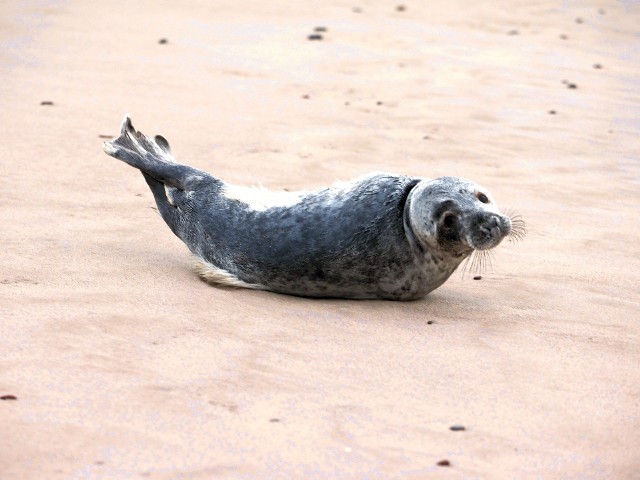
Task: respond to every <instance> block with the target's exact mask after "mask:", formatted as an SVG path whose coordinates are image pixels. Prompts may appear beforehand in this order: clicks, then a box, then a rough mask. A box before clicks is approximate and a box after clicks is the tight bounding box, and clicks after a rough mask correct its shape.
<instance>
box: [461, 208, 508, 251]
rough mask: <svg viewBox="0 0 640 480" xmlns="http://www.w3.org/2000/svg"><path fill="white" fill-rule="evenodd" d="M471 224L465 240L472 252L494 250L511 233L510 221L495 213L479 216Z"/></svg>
mask: <svg viewBox="0 0 640 480" xmlns="http://www.w3.org/2000/svg"><path fill="white" fill-rule="evenodd" d="M471 224H472V225H471V228H469V229H468V230H467V235H466V237H467V238H466V240H467V243H468V244H469V246H470V247H471V248H473V249H474V250H489V249H490V248H494V247H496V246H498V245H499V244H500V242H502V240H504V238H505V237H507V236H509V234H510V233H511V219H510V218H509V217H506V216H504V215H500V214H496V213H487V214H481V215H479V216H477V217H476V218H474V219H472V221H471Z"/></svg>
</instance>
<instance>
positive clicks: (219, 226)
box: [104, 117, 511, 300]
mask: <svg viewBox="0 0 640 480" xmlns="http://www.w3.org/2000/svg"><path fill="white" fill-rule="evenodd" d="M104 149H105V151H106V153H108V154H109V155H111V156H113V157H115V158H118V159H120V160H123V161H124V162H126V163H128V164H130V165H131V166H133V167H136V168H138V169H139V170H140V171H141V172H142V174H143V176H144V178H145V180H146V181H147V184H148V185H149V187H150V189H151V191H152V193H153V195H154V197H155V200H156V204H157V205H158V210H159V212H160V214H161V215H162V218H163V219H164V220H165V222H166V223H167V224H168V226H169V227H170V228H171V230H172V231H173V232H174V233H175V234H176V235H177V236H178V237H179V238H180V239H182V241H183V242H184V243H185V244H186V245H187V247H188V248H189V249H190V250H191V252H192V253H193V254H194V255H195V257H196V259H197V261H196V263H197V264H196V271H197V273H198V274H199V275H200V276H201V277H202V278H203V279H205V280H207V281H209V282H211V283H214V284H218V285H225V286H234V287H246V288H254V289H263V290H271V291H274V292H279V293H285V294H291V295H299V296H307V297H337V298H356V299H365V298H380V299H391V300H413V299H417V298H421V297H423V296H424V295H426V294H427V293H428V292H430V291H432V290H434V289H435V288H437V287H439V286H440V285H442V284H443V283H444V282H445V281H446V280H447V278H449V276H450V275H451V274H452V273H453V272H454V270H455V269H456V268H457V267H458V265H459V264H460V263H461V262H462V260H464V259H465V258H466V257H467V256H469V254H471V253H472V252H473V250H475V249H480V250H482V249H489V248H493V247H495V246H496V245H497V244H498V243H500V241H501V240H502V239H503V238H504V237H505V236H507V235H509V233H510V231H511V221H510V219H509V218H508V217H506V216H503V215H501V214H500V213H498V210H497V207H496V206H495V203H494V202H493V200H492V199H491V197H490V195H489V194H488V192H486V190H484V189H483V188H482V187H480V186H478V185H476V184H475V183H473V182H470V181H468V180H464V179H460V178H456V177H442V178H439V179H435V180H427V179H423V178H416V177H408V176H403V175H391V174H385V173H376V174H371V175H367V176H365V177H362V178H360V179H357V180H355V181H353V182H350V183H345V184H336V185H334V186H332V187H329V188H325V189H322V190H319V191H315V192H280V193H274V192H269V191H267V190H261V189H252V188H246V187H236V186H233V185H230V184H227V183H226V182H224V181H222V180H221V179H218V178H216V177H214V176H212V175H209V174H208V173H205V172H203V171H200V170H197V169H194V168H192V167H189V166H187V165H181V164H178V163H175V161H174V159H173V156H172V154H171V151H170V148H169V144H168V142H167V141H166V140H165V139H164V138H163V137H160V136H156V137H155V138H153V139H151V138H147V137H145V136H144V135H142V134H141V133H140V132H137V131H136V130H135V129H134V128H133V126H132V124H131V121H130V119H129V118H128V117H126V118H125V120H124V122H123V124H122V128H121V135H120V137H118V138H117V139H116V140H114V141H113V142H106V143H105V144H104Z"/></svg>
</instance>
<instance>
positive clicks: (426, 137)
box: [422, 135, 431, 140]
mask: <svg viewBox="0 0 640 480" xmlns="http://www.w3.org/2000/svg"><path fill="white" fill-rule="evenodd" d="M422 139H423V140H431V137H430V136H429V135H425V136H424V137H422Z"/></svg>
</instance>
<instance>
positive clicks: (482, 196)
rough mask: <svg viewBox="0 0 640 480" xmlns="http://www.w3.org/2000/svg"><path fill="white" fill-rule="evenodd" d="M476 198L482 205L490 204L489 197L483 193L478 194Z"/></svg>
mask: <svg viewBox="0 0 640 480" xmlns="http://www.w3.org/2000/svg"><path fill="white" fill-rule="evenodd" d="M476 197H478V200H480V201H481V202H482V203H489V198H487V196H486V195H485V194H484V193H482V192H478V193H476Z"/></svg>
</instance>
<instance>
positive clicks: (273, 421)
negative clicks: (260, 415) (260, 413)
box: [269, 418, 280, 423]
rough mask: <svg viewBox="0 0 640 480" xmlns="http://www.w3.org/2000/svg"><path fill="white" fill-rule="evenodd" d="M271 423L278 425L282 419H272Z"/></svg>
mask: <svg viewBox="0 0 640 480" xmlns="http://www.w3.org/2000/svg"><path fill="white" fill-rule="evenodd" d="M269 421H270V422H271V423H278V422H279V421H280V419H279V418H270V419H269Z"/></svg>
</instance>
